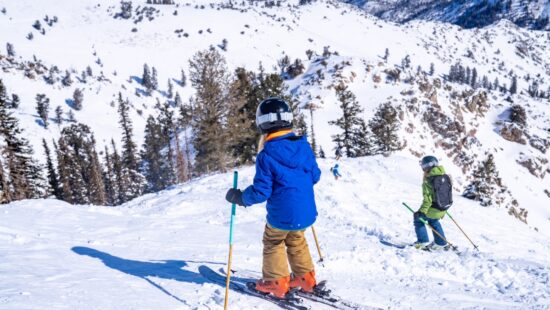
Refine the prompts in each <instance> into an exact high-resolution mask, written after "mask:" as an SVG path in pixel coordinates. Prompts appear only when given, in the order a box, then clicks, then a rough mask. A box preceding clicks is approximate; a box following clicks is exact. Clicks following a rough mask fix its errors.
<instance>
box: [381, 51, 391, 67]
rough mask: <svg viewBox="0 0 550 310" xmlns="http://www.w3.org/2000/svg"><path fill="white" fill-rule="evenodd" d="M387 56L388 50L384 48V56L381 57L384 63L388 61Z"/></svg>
mask: <svg viewBox="0 0 550 310" xmlns="http://www.w3.org/2000/svg"><path fill="white" fill-rule="evenodd" d="M389 57H390V50H389V49H388V48H386V50H385V51H384V57H383V58H382V59H384V62H385V63H388V58H389Z"/></svg>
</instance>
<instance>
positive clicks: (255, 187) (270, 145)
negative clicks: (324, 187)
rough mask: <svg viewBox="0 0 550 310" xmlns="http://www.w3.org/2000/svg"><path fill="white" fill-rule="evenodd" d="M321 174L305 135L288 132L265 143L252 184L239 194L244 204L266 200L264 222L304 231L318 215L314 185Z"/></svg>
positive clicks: (273, 225) (280, 227)
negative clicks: (265, 219) (265, 220)
mask: <svg viewBox="0 0 550 310" xmlns="http://www.w3.org/2000/svg"><path fill="white" fill-rule="evenodd" d="M320 177H321V170H319V167H318V166H317V161H316V160H315V155H314V154H313V151H312V150H311V147H310V146H309V143H308V142H307V139H306V138H305V137H298V136H296V135H295V134H294V133H289V134H286V135H283V136H281V137H277V138H274V139H272V140H269V141H267V142H266V143H265V146H264V149H263V150H262V151H261V152H260V153H259V154H258V157H257V158H256V175H255V176H254V184H252V185H250V186H249V187H247V188H246V189H245V190H244V192H243V195H242V199H243V203H244V205H245V206H250V205H253V204H257V203H262V202H264V201H266V200H267V205H266V208H267V222H268V224H269V225H270V226H272V227H273V228H277V229H281V230H303V229H306V228H308V227H309V226H311V225H312V224H313V223H314V222H315V219H316V218H317V207H316V206H315V196H314V193H313V185H314V184H316V183H317V182H318V181H319V179H320Z"/></svg>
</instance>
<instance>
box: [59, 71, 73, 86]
mask: <svg viewBox="0 0 550 310" xmlns="http://www.w3.org/2000/svg"><path fill="white" fill-rule="evenodd" d="M61 84H63V86H66V87H69V86H71V85H72V84H73V78H72V77H71V73H70V72H69V71H65V76H64V77H63V79H62V80H61Z"/></svg>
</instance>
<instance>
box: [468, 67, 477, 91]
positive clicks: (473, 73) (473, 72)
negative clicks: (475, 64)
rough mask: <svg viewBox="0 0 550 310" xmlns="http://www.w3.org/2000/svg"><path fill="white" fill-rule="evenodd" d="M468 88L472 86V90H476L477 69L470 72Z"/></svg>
mask: <svg viewBox="0 0 550 310" xmlns="http://www.w3.org/2000/svg"><path fill="white" fill-rule="evenodd" d="M470 86H472V87H473V88H477V69H476V68H474V69H473V70H472V78H471V80H470Z"/></svg>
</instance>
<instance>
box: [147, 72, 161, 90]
mask: <svg viewBox="0 0 550 310" xmlns="http://www.w3.org/2000/svg"><path fill="white" fill-rule="evenodd" d="M158 88H159V81H158V77H157V69H156V68H155V67H153V69H152V73H151V89H150V90H149V91H151V90H157V89H158Z"/></svg>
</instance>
